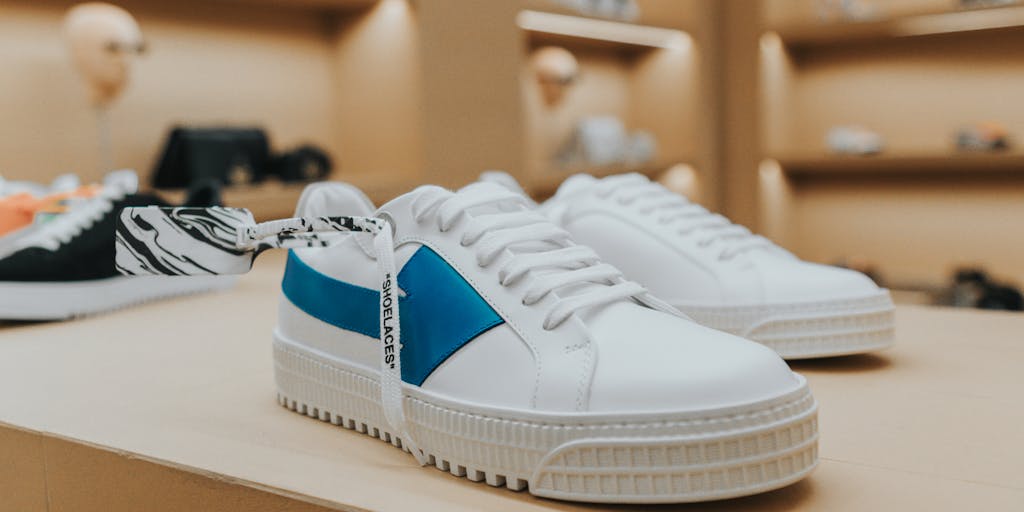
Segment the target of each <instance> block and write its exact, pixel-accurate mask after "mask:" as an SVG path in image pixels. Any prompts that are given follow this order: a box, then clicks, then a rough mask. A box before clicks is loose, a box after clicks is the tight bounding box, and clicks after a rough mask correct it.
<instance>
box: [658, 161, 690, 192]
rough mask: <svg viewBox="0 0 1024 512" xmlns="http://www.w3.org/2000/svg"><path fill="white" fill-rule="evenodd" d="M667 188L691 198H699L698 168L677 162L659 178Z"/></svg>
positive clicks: (659, 181)
mask: <svg viewBox="0 0 1024 512" xmlns="http://www.w3.org/2000/svg"><path fill="white" fill-rule="evenodd" d="M658 183H661V184H662V185H663V186H664V187H665V188H667V189H669V190H671V191H673V192H675V193H677V194H680V195H683V196H686V197H687V198H689V199H691V200H694V201H696V200H698V197H697V195H698V193H699V190H698V179H697V170H696V169H694V168H693V166H692V165H689V164H675V165H673V166H672V167H669V168H668V169H667V170H666V171H665V172H664V173H663V174H662V175H661V176H660V177H659V178H658Z"/></svg>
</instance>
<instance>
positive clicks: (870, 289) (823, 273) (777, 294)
mask: <svg viewBox="0 0 1024 512" xmlns="http://www.w3.org/2000/svg"><path fill="white" fill-rule="evenodd" d="M761 275H762V276H763V277H762V279H763V283H764V296H765V299H766V301H768V302H812V301H822V300H832V299H847V298H859V297H866V296H869V295H873V294H876V293H878V292H879V291H880V290H881V289H880V288H879V287H878V286H877V285H876V284H875V283H874V281H872V280H871V279H870V278H869V277H868V276H866V275H864V274H862V273H860V272H857V271H854V270H849V269H845V268H838V267H831V266H827V265H819V264H816V263H807V262H804V261H799V260H794V261H789V262H785V263H781V264H777V265H772V266H771V267H770V268H762V272H761Z"/></svg>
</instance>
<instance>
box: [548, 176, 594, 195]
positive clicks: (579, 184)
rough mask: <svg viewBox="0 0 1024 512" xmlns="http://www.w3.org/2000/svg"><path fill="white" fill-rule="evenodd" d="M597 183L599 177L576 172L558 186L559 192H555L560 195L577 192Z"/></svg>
mask: <svg viewBox="0 0 1024 512" xmlns="http://www.w3.org/2000/svg"><path fill="white" fill-rule="evenodd" d="M597 183H598V179H597V178H595V177H593V176H591V175H589V174H574V175H572V176H569V177H568V178H567V179H566V180H565V181H563V182H562V184H561V185H560V186H559V187H558V192H556V193H555V194H556V195H559V196H563V195H568V194H575V193H576V192H579V191H581V190H586V189H588V188H590V187H593V186H594V185H597Z"/></svg>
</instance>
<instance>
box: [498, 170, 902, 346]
mask: <svg viewBox="0 0 1024 512" xmlns="http://www.w3.org/2000/svg"><path fill="white" fill-rule="evenodd" d="M494 176H495V175H494V174H493V173H492V174H490V175H488V176H482V177H481V179H482V180H486V181H492V182H497V183H501V182H502V181H508V180H509V179H512V178H511V176H507V175H506V176H507V178H502V179H501V180H498V179H495V177H494ZM539 208H540V209H541V211H542V212H544V213H545V215H547V216H548V217H549V218H551V219H552V220H553V221H554V222H555V223H556V224H558V225H560V226H562V227H563V228H565V229H567V230H568V231H569V232H570V233H572V235H573V237H574V238H575V239H576V240H577V241H579V242H580V243H582V244H586V245H588V246H590V247H592V248H594V249H595V250H596V251H597V252H598V254H600V255H601V257H602V258H603V259H605V260H606V261H608V262H609V263H611V264H613V265H615V266H616V267H618V268H619V269H621V270H622V271H623V273H624V274H625V275H626V276H627V277H629V278H630V279H633V280H636V281H637V282H639V283H640V284H642V285H644V286H646V287H647V288H648V289H650V290H651V292H652V293H654V294H655V295H656V296H657V297H659V298H661V299H663V300H665V301H667V302H668V303H669V304H671V305H673V306H675V307H677V308H678V309H679V310H681V311H682V312H684V313H686V314H687V315H689V316H690V317H691V318H693V319H694V320H696V321H698V322H700V323H701V324H703V325H706V326H708V327H713V328H715V329H719V330H722V331H726V332H729V333H733V334H737V335H739V336H742V337H745V338H748V339H752V340H754V341H758V342H760V343H763V344H765V345H767V346H769V347H771V348H772V349H774V350H775V351H776V352H778V353H779V354H780V355H781V356H783V357H784V358H786V359H801V358H813V357H828V356H837V355H845V354H857V353H863V352H871V351H876V350H881V349H884V348H887V347H889V346H891V345H892V344H893V338H894V331H895V329H894V318H893V317H894V314H893V313H894V309H893V303H892V299H891V298H890V296H889V292H888V290H885V289H881V288H879V287H878V286H876V285H875V283H874V282H872V281H871V279H869V278H868V277H867V276H865V275H863V274H861V273H860V272H855V271H852V270H847V269H840V268H836V267H830V266H825V265H818V264H814V263H808V262H805V261H802V260H800V259H799V258H797V257H796V256H794V255H792V254H791V253H789V252H788V251H786V250H785V249H783V248H781V247H779V246H777V245H775V244H774V243H772V242H771V241H769V240H768V239H766V238H764V237H762V236H759V235H755V234H752V233H751V232H750V231H749V230H748V229H747V228H744V227H743V226H739V225H736V224H733V223H732V222H730V221H729V220H728V219H727V218H725V217H723V216H721V215H718V214H715V213H712V212H709V211H708V210H706V209H705V208H703V207H701V206H700V205H697V204H694V203H691V202H690V201H688V200H687V199H686V198H684V197H682V196H680V195H678V194H676V193H674V192H672V191H670V190H668V189H666V188H665V187H663V186H661V185H660V184H658V183H655V182H652V181H650V180H649V179H647V178H646V177H644V176H642V175H639V174H624V175H619V176H610V177H607V178H604V179H597V178H594V177H593V176H589V175H585V174H579V175H576V176H573V177H571V178H569V179H567V180H566V181H565V182H564V183H562V185H561V187H559V189H558V192H557V193H556V194H555V196H554V197H552V198H551V199H549V200H548V201H547V202H545V203H544V204H542V205H541V206H540V207H539Z"/></svg>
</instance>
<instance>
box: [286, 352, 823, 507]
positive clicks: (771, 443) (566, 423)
mask: <svg viewBox="0 0 1024 512" xmlns="http://www.w3.org/2000/svg"><path fill="white" fill-rule="evenodd" d="M274 363H275V364H274V368H275V378H276V381H277V388H278V400H279V402H280V403H281V404H282V405H284V406H285V407H287V408H289V409H291V410H293V411H296V412H299V413H302V414H306V415H308V416H310V417H313V418H319V419H320V420H323V421H328V422H331V423H333V424H335V425H340V426H343V427H345V428H348V429H353V430H357V431H359V432H362V433H365V434H367V435H371V436H373V437H377V438H380V439H382V440H384V441H386V442H389V443H391V444H393V445H394V446H396V447H399V448H402V447H403V446H402V441H401V439H399V438H397V437H396V436H395V435H393V433H391V432H389V431H388V427H387V422H386V421H385V419H384V412H383V410H382V408H381V406H380V386H379V373H378V372H377V371H375V370H371V369H367V368H363V367H359V366H355V365H351V364H347V363H345V362H342V361H339V360H337V359H335V358H332V357H330V356H328V355H327V354H324V353H322V352H318V351H315V350H312V349H309V348H307V347H304V346H302V345H300V344H297V343H294V342H291V341H286V340H284V339H282V338H281V337H280V335H279V334H277V333H275V339H274ZM801 379H802V378H801ZM405 393H406V395H405V411H406V420H407V421H408V422H409V428H410V431H411V432H410V435H412V436H414V437H415V439H416V442H417V443H418V444H419V446H420V447H421V448H422V449H423V450H424V451H425V453H426V454H427V456H428V459H429V461H430V464H433V465H434V466H435V467H437V468H438V469H440V470H442V471H448V472H450V473H451V474H453V475H456V476H464V477H466V478H468V479H470V480H473V481H485V482H487V483H488V484H489V485H492V486H496V487H500V486H504V487H507V488H509V489H512V490H517V491H518V490H523V489H528V490H529V492H530V493H531V494H534V495H537V496H542V497H546V498H556V499H564V500H573V501H587V502H598V503H681V502H694V501H707V500H715V499H724V498H732V497H737V496H746V495H750V494H756V493H760V492H765V491H769V490H772V489H777V488H780V487H784V486H786V485H789V484H792V483H793V482H796V481H798V480H800V479H802V478H804V477H805V476H807V475H808V474H809V473H810V472H811V470H813V469H814V467H815V465H816V464H817V460H818V451H817V450H818V428H817V403H816V402H815V401H814V398H813V397H812V396H811V394H810V391H809V390H808V388H807V384H806V382H803V383H802V385H801V386H800V388H799V389H797V390H794V391H793V392H791V393H788V394H786V395H784V396H780V397H777V398H775V399H772V400H767V401H763V402H759V403H756V404H751V405H745V406H742V407H731V408H723V409H719V410H713V411H691V412H681V413H657V414H655V413H648V414H623V415H607V414H605V415H592V414H581V413H575V414H565V415H555V414H545V413H534V412H529V411H515V410H508V409H498V408H485V407H482V406H479V405H470V404H462V403H457V402H453V401H451V400H449V399H445V398H442V397H439V396H436V395H433V394H431V393H429V392H426V391H424V390H423V389H421V388H419V387H418V386H410V385H406V387H405ZM403 449H404V448H403ZM406 451H408V450H406Z"/></svg>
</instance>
